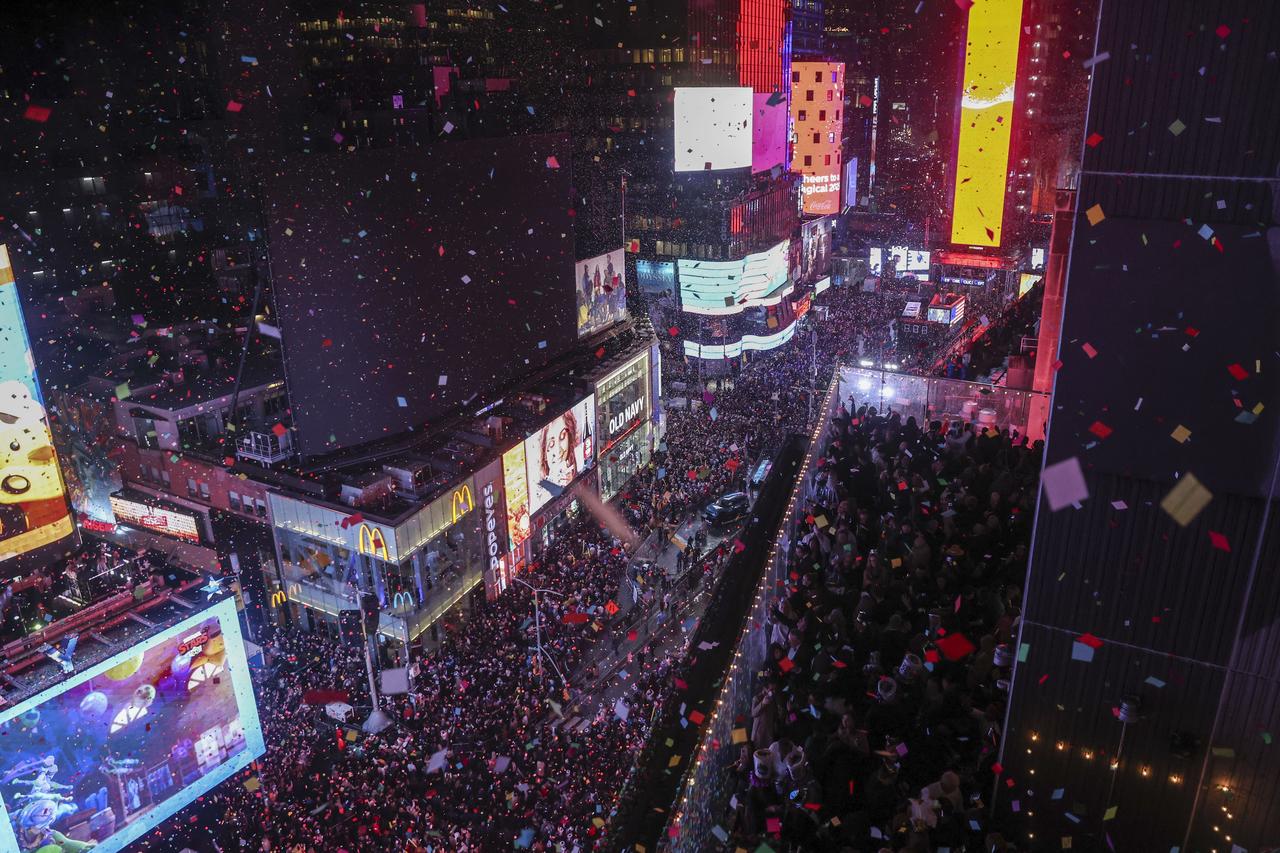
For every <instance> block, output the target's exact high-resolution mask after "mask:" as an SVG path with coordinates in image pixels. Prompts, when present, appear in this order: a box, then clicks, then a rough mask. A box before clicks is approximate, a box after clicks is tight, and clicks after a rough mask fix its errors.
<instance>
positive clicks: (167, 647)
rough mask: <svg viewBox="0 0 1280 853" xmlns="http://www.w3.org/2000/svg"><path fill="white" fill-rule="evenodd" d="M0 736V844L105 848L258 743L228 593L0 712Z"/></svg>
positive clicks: (118, 845)
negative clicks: (195, 612) (146, 637)
mask: <svg viewBox="0 0 1280 853" xmlns="http://www.w3.org/2000/svg"><path fill="white" fill-rule="evenodd" d="M0 733H2V734H3V735H4V736H3V737H0V801H2V803H0V809H3V812H4V815H3V819H0V850H13V851H17V850H21V851H51V850H83V849H86V848H88V847H92V849H93V850H94V853H117V851H119V850H122V849H123V848H124V847H125V846H126V845H128V844H129V843H130V842H132V841H135V840H136V839H138V838H140V837H141V836H142V835H143V834H144V833H147V832H150V831H151V830H153V829H155V828H156V827H157V826H158V825H159V824H160V823H161V822H162V821H164V820H165V819H167V818H168V817H169V816H170V815H172V814H173V813H174V812H176V811H178V810H179V809H181V808H182V807H184V806H186V805H187V804H188V803H190V802H191V801H192V800H194V799H195V798H196V797H200V796H203V795H205V794H207V793H208V792H209V791H210V790H212V789H213V788H214V786H216V785H218V784H219V783H220V782H223V781H224V780H226V779H228V778H230V777H231V776H232V775H233V774H235V773H237V772H238V771H240V770H242V769H244V768H245V767H247V766H248V765H249V763H250V762H251V761H253V760H254V759H256V758H258V757H259V756H261V755H262V753H263V751H264V749H265V747H264V744H263V737H262V727H261V725H260V724H259V722H258V708H257V705H256V704H255V702H254V697H253V683H252V681H251V680H250V678H249V665H248V663H247V662H246V660H245V651H244V642H243V640H242V639H241V635H240V623H239V622H238V621H237V620H236V603H235V599H233V598H227V599H224V600H223V601H220V602H218V603H217V604H215V605H213V606H212V607H210V608H208V609H207V610H204V611H202V612H200V613H197V614H196V615H194V616H191V617H189V618H187V619H184V620H183V621H181V622H179V623H178V624H176V625H174V626H173V627H171V628H167V629H165V630H164V631H162V632H160V633H159V634H157V635H156V636H154V637H150V638H148V639H146V640H143V641H142V642H141V643H139V644H138V645H136V646H133V647H131V648H129V649H126V650H125V651H123V652H120V653H119V654H116V655H113V656H112V657H109V658H107V659H106V660H104V661H102V662H101V663H97V664H94V665H93V666H91V667H89V668H87V669H85V670H84V671H83V672H78V673H76V674H74V675H72V676H71V677H70V678H68V679H67V680H66V681H63V682H62V683H61V684H58V685H56V686H54V687H51V688H49V689H48V690H45V691H44V692H42V693H39V694H37V695H36V696H33V697H32V698H30V699H28V700H26V701H25V702H22V703H20V704H18V705H15V706H13V707H11V708H7V709H5V710H4V711H3V712H0ZM95 845H96V846H95Z"/></svg>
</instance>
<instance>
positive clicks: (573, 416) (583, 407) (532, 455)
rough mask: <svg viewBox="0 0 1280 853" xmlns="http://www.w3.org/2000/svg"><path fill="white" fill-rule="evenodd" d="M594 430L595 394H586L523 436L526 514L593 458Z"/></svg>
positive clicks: (580, 471)
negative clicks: (527, 495) (535, 429)
mask: <svg viewBox="0 0 1280 853" xmlns="http://www.w3.org/2000/svg"><path fill="white" fill-rule="evenodd" d="M595 432H596V398H595V397H594V396H590V397H586V398H584V399H583V400H581V401H580V402H578V403H577V404H576V405H574V407H573V408H572V409H570V410H569V411H567V412H565V413H564V414H563V415H561V416H560V417H558V418H556V419H555V420H553V421H552V422H551V423H549V424H547V425H546V426H544V427H543V428H542V429H540V430H538V431H537V432H535V433H534V434H533V435H531V436H529V437H528V438H527V439H525V442H524V455H525V466H526V469H527V471H528V478H529V514H530V515H533V514H534V513H536V512H537V511H538V510H540V509H542V507H543V506H544V505H546V503H547V501H549V500H551V499H552V498H554V497H558V496H559V495H560V493H561V492H563V491H564V490H565V489H566V488H568V486H569V484H570V483H572V482H573V481H574V480H576V479H577V478H578V476H579V475H580V474H583V473H585V472H586V471H587V469H589V468H590V467H591V465H592V464H593V463H594V462H595ZM508 506H509V502H508Z"/></svg>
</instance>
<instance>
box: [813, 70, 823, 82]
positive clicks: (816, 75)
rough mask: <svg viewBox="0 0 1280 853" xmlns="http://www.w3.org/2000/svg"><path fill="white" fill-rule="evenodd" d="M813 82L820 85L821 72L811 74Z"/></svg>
mask: <svg viewBox="0 0 1280 853" xmlns="http://www.w3.org/2000/svg"><path fill="white" fill-rule="evenodd" d="M813 82H815V83H821V82H822V72H821V71H815V72H813Z"/></svg>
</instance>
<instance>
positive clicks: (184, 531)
mask: <svg viewBox="0 0 1280 853" xmlns="http://www.w3.org/2000/svg"><path fill="white" fill-rule="evenodd" d="M111 510H112V511H113V512H114V513H115V514H116V520H117V521H120V522H122V523H124V524H132V525H133V526H135V527H141V528H144V529H146V530H154V531H156V532H157V533H165V534H168V535H169V536H176V537H177V538H179V539H183V540H186V541H187V542H199V541H200V528H199V526H198V525H197V524H196V518H195V516H194V515H186V514H184V513H180V512H173V511H172V510H167V509H162V508H160V507H155V506H147V505H146V504H142V503H138V502H137V501H131V500H128V499H127V498H122V497H119V496H117V495H112V496H111Z"/></svg>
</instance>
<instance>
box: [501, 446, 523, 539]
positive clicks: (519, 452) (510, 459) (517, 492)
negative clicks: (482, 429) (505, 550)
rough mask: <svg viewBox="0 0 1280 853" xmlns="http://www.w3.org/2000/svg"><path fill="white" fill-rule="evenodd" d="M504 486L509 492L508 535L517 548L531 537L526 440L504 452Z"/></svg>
mask: <svg viewBox="0 0 1280 853" xmlns="http://www.w3.org/2000/svg"><path fill="white" fill-rule="evenodd" d="M502 488H503V490H504V491H505V492H506V494H507V535H508V536H509V537H510V538H511V548H512V550H515V549H516V548H519V547H520V546H521V545H523V544H524V541H525V540H526V539H528V538H529V472H528V469H527V467H526V463H525V453H524V442H521V443H520V444H517V445H516V446H515V447H513V448H511V449H510V450H508V451H507V452H506V453H504V454H502Z"/></svg>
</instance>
